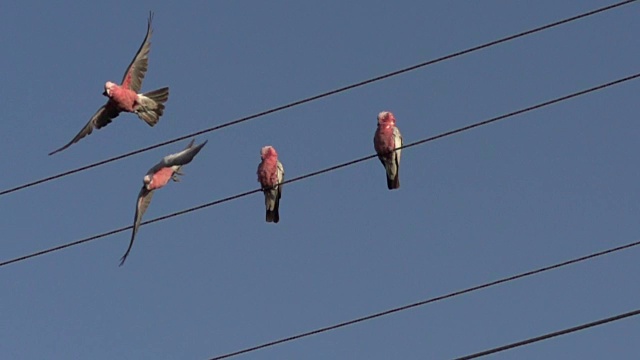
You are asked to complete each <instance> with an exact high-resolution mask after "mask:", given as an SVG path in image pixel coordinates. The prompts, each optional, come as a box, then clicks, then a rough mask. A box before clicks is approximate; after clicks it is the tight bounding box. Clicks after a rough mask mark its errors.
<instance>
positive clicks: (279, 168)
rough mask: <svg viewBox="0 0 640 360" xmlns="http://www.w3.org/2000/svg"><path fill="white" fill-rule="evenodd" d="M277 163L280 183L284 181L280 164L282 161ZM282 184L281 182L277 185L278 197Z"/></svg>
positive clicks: (282, 167) (280, 193) (280, 194)
mask: <svg viewBox="0 0 640 360" xmlns="http://www.w3.org/2000/svg"><path fill="white" fill-rule="evenodd" d="M277 165H278V183H281V182H283V181H284V166H282V163H281V162H280V161H278V163H277ZM283 186H284V185H283V184H280V185H278V199H279V198H280V197H281V196H282V187H283Z"/></svg>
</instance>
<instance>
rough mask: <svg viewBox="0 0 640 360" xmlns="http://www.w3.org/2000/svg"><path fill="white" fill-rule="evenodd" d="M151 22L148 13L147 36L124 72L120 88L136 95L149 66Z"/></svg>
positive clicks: (151, 15)
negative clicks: (131, 91) (129, 90)
mask: <svg viewBox="0 0 640 360" xmlns="http://www.w3.org/2000/svg"><path fill="white" fill-rule="evenodd" d="M151 20H153V13H152V12H150V13H149V21H148V23H147V34H146V35H145V37H144V40H143V41H142V45H140V48H139V49H138V52H137V53H136V56H135V57H134V58H133V60H131V64H129V67H128V68H127V71H125V73H124V76H123V77H122V87H124V88H125V89H131V90H133V91H135V92H136V93H139V92H140V88H142V80H143V79H144V75H145V74H146V73H147V66H148V64H149V50H150V49H151V42H150V40H151V33H152V30H151Z"/></svg>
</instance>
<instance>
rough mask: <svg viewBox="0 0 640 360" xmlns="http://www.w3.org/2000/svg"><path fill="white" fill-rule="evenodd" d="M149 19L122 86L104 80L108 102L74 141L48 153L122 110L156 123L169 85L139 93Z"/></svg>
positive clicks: (145, 69)
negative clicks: (145, 31)
mask: <svg viewBox="0 0 640 360" xmlns="http://www.w3.org/2000/svg"><path fill="white" fill-rule="evenodd" d="M152 19H153V13H151V14H149V20H148V23H147V35H145V37H144V41H143V42H142V45H140V49H138V52H137V53H136V56H135V57H134V58H133V60H132V61H131V64H129V67H128V68H127V71H125V73H124V77H123V78H122V85H117V84H114V83H112V82H111V81H107V83H106V84H105V85H104V93H102V95H104V96H106V97H108V98H109V100H108V101H107V103H106V104H104V105H103V106H102V107H101V108H100V109H98V111H97V112H96V113H95V114H94V115H93V116H92V117H91V119H90V120H89V122H88V123H87V125H85V126H84V128H82V130H80V132H79V133H78V135H76V136H75V137H74V138H73V140H71V141H70V142H69V143H68V144H67V145H65V146H63V147H61V148H60V149H58V150H56V151H53V152H51V153H50V154H49V155H53V154H55V153H57V152H60V151H62V150H64V149H66V148H68V147H69V146H71V145H73V144H75V143H77V142H78V141H80V139H82V138H83V137H85V136H87V135H89V134H91V132H92V131H93V129H94V128H95V129H100V128H102V127H104V126H107V125H108V124H109V123H110V122H111V120H112V119H114V118H116V117H117V116H118V115H120V113H121V112H123V111H124V112H130V113H135V114H136V115H138V117H139V118H140V119H142V120H144V121H145V122H146V123H147V124H149V126H154V125H155V124H157V123H158V120H159V119H160V116H162V113H163V112H164V103H165V102H166V101H167V100H168V99H169V88H168V87H165V88H162V89H157V90H153V91H150V92H147V93H144V94H139V93H138V92H139V91H140V88H141V87H142V80H143V79H144V76H145V74H146V72H147V65H148V60H149V49H150V47H151V43H150V42H149V40H150V39H151V33H152V30H151V20H152Z"/></svg>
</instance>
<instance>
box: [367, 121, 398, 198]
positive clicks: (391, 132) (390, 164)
mask: <svg viewBox="0 0 640 360" xmlns="http://www.w3.org/2000/svg"><path fill="white" fill-rule="evenodd" d="M373 147H374V148H375V149H376V153H377V154H378V159H380V162H381V163H382V165H383V166H384V169H385V171H386V173H387V188H389V190H393V189H398V188H399V187H400V177H399V172H400V153H401V151H402V149H398V148H399V147H402V135H401V134H400V130H399V129H398V127H397V126H396V118H395V117H394V116H393V114H392V113H391V112H389V111H383V112H381V113H380V114H378V129H377V130H376V133H375V135H374V136H373ZM396 149H398V150H396ZM394 150H395V151H394Z"/></svg>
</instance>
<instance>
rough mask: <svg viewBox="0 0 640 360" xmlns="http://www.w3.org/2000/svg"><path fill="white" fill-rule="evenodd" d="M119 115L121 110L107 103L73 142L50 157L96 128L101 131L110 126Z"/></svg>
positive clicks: (64, 147)
mask: <svg viewBox="0 0 640 360" xmlns="http://www.w3.org/2000/svg"><path fill="white" fill-rule="evenodd" d="M118 115H120V110H118V108H117V107H116V106H115V105H114V104H112V103H111V101H109V102H107V103H106V104H104V105H103V106H102V107H101V108H100V109H98V111H97V112H96V113H95V114H93V116H92V117H91V119H90V120H89V122H88V123H87V125H85V126H84V127H83V128H82V130H80V132H79V133H78V135H76V136H75V137H74V138H73V140H71V141H70V142H69V143H68V144H67V145H65V146H63V147H61V148H60V149H58V150H56V151H53V152H51V153H49V155H53V154H55V153H58V152H60V151H62V150H64V149H66V148H68V147H69V146H71V145H73V144H75V143H77V142H78V141H80V139H82V138H83V137H85V136H87V135H89V134H91V132H92V131H93V129H94V128H95V129H100V128H102V127H105V126H107V124H109V123H110V122H111V120H112V119H114V118H116V117H117V116H118Z"/></svg>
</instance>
